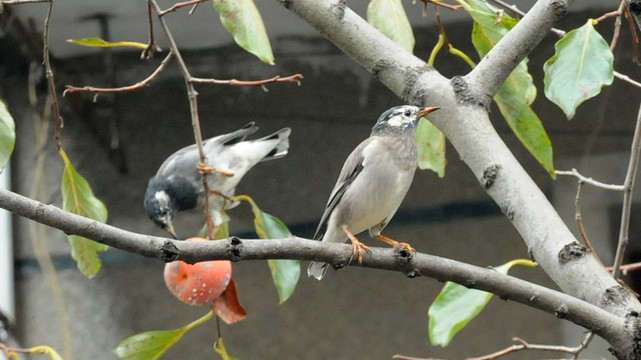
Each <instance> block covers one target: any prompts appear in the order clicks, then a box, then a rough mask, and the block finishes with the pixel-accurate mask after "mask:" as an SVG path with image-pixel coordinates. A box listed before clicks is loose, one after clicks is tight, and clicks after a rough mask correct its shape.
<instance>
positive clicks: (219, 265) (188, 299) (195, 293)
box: [163, 238, 231, 305]
mask: <svg viewBox="0 0 641 360" xmlns="http://www.w3.org/2000/svg"><path fill="white" fill-rule="evenodd" d="M187 241H207V240H206V239H203V238H189V239H187ZM163 276H164V278H165V284H166V285H167V288H168V289H169V291H171V293H172V294H174V296H176V297H177V298H178V299H180V300H181V301H182V302H184V303H186V304H189V305H203V304H208V303H211V302H212V301H214V299H216V298H218V297H219V296H220V295H221V294H222V293H223V291H225V289H226V288H227V285H229V281H230V280H231V261H229V260H213V261H202V262H199V263H196V264H187V263H186V262H184V261H172V262H170V263H167V264H165V271H164V273H163Z"/></svg>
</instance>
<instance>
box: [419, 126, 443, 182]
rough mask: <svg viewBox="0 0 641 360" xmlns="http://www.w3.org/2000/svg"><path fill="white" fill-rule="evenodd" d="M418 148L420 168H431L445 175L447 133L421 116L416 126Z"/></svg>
mask: <svg viewBox="0 0 641 360" xmlns="http://www.w3.org/2000/svg"><path fill="white" fill-rule="evenodd" d="M416 148H417V149H418V168H419V169H421V170H425V169H429V170H432V171H434V172H435V173H437V174H438V177H440V178H442V177H443V176H445V165H446V164H447V161H446V159H445V135H443V133H442V132H441V131H440V130H439V129H438V128H437V127H436V126H434V124H432V123H431V122H429V120H427V119H425V118H421V120H419V122H418V127H417V128H416Z"/></svg>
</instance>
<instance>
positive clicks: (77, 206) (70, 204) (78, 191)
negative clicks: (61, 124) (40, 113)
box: [60, 149, 109, 278]
mask: <svg viewBox="0 0 641 360" xmlns="http://www.w3.org/2000/svg"><path fill="white" fill-rule="evenodd" d="M60 156H61V157H62V160H63V162H64V163H65V169H64V172H63V174H62V182H61V184H60V189H61V191H62V207H63V209H65V210H66V211H69V212H71V213H74V214H77V215H81V216H84V217H88V218H90V219H93V220H96V221H99V222H102V223H104V222H106V221H107V208H106V207H105V204H103V203H102V201H100V200H99V199H98V198H96V197H95V196H94V194H93V191H91V186H90V185H89V183H88V182H87V180H85V178H83V177H82V176H81V175H80V174H79V173H78V172H77V171H76V169H75V168H74V167H73V165H72V164H71V161H69V158H68V157H67V154H66V153H65V151H64V150H62V149H60ZM67 238H68V239H69V243H70V244H71V257H72V258H73V259H74V260H76V263H77V264H78V270H80V272H81V273H82V274H83V275H85V276H86V277H88V278H92V277H94V276H96V274H97V273H98V271H99V270H100V266H101V263H100V258H99V257H98V253H100V252H104V251H107V250H108V249H109V246H107V245H104V244H100V243H97V242H95V241H92V240H89V239H87V238H84V237H81V236H77V235H69V236H68V237H67Z"/></svg>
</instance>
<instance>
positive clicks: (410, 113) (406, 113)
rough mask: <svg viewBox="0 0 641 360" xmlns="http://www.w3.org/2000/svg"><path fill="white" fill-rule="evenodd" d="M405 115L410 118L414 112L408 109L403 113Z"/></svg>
mask: <svg viewBox="0 0 641 360" xmlns="http://www.w3.org/2000/svg"><path fill="white" fill-rule="evenodd" d="M403 115H405V116H410V115H412V112H411V111H410V110H409V109H408V110H405V112H404V113H403Z"/></svg>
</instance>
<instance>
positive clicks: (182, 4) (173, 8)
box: [158, 0, 209, 16]
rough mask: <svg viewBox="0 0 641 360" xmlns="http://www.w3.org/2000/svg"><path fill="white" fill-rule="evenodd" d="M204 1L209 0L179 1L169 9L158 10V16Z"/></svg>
mask: <svg viewBox="0 0 641 360" xmlns="http://www.w3.org/2000/svg"><path fill="white" fill-rule="evenodd" d="M205 1H209V0H191V1H185V2H179V3H176V4H174V5H173V6H172V7H170V8H169V9H165V10H161V11H159V12H158V16H165V15H166V14H167V13H170V12H172V11H176V10H178V9H180V8H183V7H185V6H190V5H194V6H195V5H198V4H200V3H201V2H205ZM190 13H191V12H190Z"/></svg>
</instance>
